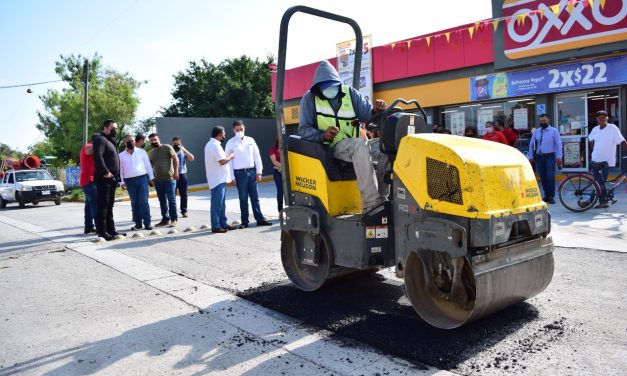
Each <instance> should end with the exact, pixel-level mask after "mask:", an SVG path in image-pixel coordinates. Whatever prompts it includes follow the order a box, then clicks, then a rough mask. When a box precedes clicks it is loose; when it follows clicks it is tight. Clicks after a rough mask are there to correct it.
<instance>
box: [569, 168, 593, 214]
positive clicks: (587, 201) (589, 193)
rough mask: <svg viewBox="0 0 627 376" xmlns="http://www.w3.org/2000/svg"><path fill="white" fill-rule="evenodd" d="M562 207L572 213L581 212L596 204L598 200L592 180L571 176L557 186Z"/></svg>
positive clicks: (581, 176)
mask: <svg viewBox="0 0 627 376" xmlns="http://www.w3.org/2000/svg"><path fill="white" fill-rule="evenodd" d="M559 196H560V201H561V202H562V205H564V207H565V208H566V209H568V210H571V211H574V212H583V211H586V210H588V209H590V208H591V207H593V206H594V204H596V202H597V200H598V199H599V195H598V194H597V185H596V184H595V182H594V179H593V178H592V177H590V176H586V175H572V176H569V177H567V178H566V179H564V181H562V184H560V186H559Z"/></svg>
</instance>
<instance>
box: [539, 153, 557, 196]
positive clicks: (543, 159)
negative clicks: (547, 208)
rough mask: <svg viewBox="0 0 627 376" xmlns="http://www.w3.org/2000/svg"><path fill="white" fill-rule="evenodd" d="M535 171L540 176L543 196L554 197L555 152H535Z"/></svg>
mask: <svg viewBox="0 0 627 376" xmlns="http://www.w3.org/2000/svg"><path fill="white" fill-rule="evenodd" d="M534 160H535V162H536V171H538V175H539V176H540V183H542V191H543V192H544V198H547V199H548V198H553V197H555V154H553V153H552V154H545V155H540V154H536V155H535V157H534Z"/></svg>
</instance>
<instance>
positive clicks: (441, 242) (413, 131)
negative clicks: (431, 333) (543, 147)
mask: <svg viewBox="0 0 627 376" xmlns="http://www.w3.org/2000/svg"><path fill="white" fill-rule="evenodd" d="M296 12H303V13H307V14H311V15H314V16H319V17H323V18H327V19H331V20H335V21H339V22H344V23H347V24H348V25H349V26H351V27H352V28H353V30H354V31H355V36H356V53H355V63H354V64H355V66H354V72H359V71H360V64H361V54H362V51H361V47H362V44H363V43H362V35H361V30H360V29H359V26H358V25H357V24H356V23H355V22H354V21H353V20H351V19H349V18H346V17H343V16H339V15H335V14H331V13H328V12H324V11H320V10H317V9H313V8H309V7H304V6H297V7H293V8H290V9H288V10H287V11H286V12H285V14H284V16H283V19H282V22H281V30H280V33H281V35H280V40H279V56H278V61H277V63H278V64H277V81H276V82H277V85H276V116H277V133H278V135H279V140H280V142H279V144H280V149H281V157H282V158H281V164H282V174H283V184H284V195H285V196H284V200H285V202H286V206H285V208H284V209H283V211H282V212H281V214H280V225H281V260H282V263H283V267H284V270H285V273H286V274H287V276H288V278H289V279H290V281H291V282H292V283H293V284H294V285H295V286H296V287H297V288H299V289H301V290H304V291H315V290H317V289H320V288H323V287H324V286H325V285H327V284H330V282H334V283H341V282H342V281H348V280H351V279H350V278H347V277H350V276H353V275H359V274H365V273H371V272H373V271H376V270H378V269H381V268H388V267H395V269H396V275H397V276H398V277H399V278H402V279H403V281H404V287H405V292H406V295H407V297H408V300H409V301H410V302H411V304H412V306H413V307H414V309H415V311H416V312H417V313H418V315H419V316H420V317H421V318H422V319H423V320H424V321H426V322H427V323H429V324H431V325H433V326H435V327H438V328H442V329H452V328H456V327H459V326H462V325H464V324H466V323H469V322H471V321H473V320H477V319H479V318H481V317H485V316H487V315H490V314H492V313H495V312H497V311H499V310H502V309H504V308H506V307H508V306H511V305H513V304H516V303H519V302H522V301H524V300H526V299H529V298H531V297H533V296H535V295H537V294H539V293H540V292H542V291H543V290H544V289H545V288H546V287H547V286H548V284H549V282H550V281H551V279H552V277H553V268H554V264H553V242H552V239H551V237H550V235H549V233H550V229H551V217H550V213H549V211H548V207H547V205H546V203H544V202H543V201H542V199H541V195H540V191H539V189H538V184H537V181H536V178H535V175H534V172H533V170H532V168H531V165H530V164H529V161H528V160H527V158H526V157H525V156H524V155H523V154H522V153H520V152H519V151H518V150H516V149H514V148H512V147H510V146H508V145H503V144H500V143H496V142H491V141H485V140H480V139H473V138H467V137H460V136H453V135H447V134H433V133H432V130H431V127H429V126H428V125H427V123H426V118H427V117H426V114H425V112H424V110H423V109H422V107H421V106H420V104H419V103H418V102H417V101H415V100H409V101H406V100H403V99H399V100H396V101H395V102H394V103H392V104H391V105H390V106H389V107H388V108H387V109H386V110H384V111H382V112H379V113H377V114H376V115H377V116H375V117H374V118H373V119H372V123H373V124H375V125H376V126H377V127H378V130H379V134H380V139H379V141H378V146H379V149H380V151H381V152H382V153H384V154H385V155H386V156H387V157H388V159H389V162H390V163H389V164H385V165H387V166H389V167H388V168H387V169H386V171H383V176H384V180H385V182H386V183H387V184H389V196H388V200H387V201H385V202H383V203H381V204H380V205H378V206H376V207H374V208H372V209H369V210H368V211H366V212H363V208H362V203H361V195H360V192H359V189H358V187H357V182H356V178H355V172H354V170H353V168H352V164H350V163H347V162H344V161H340V160H335V159H333V158H332V153H330V152H329V149H328V147H327V146H325V145H323V144H318V143H312V142H308V141H305V140H302V139H300V137H298V136H297V135H296V129H295V128H297V127H296V126H286V125H285V122H284V114H283V86H284V78H285V52H286V43H287V28H288V24H289V19H290V18H291V16H292V15H293V14H295V13H296ZM358 79H359V77H355V78H354V80H353V87H358ZM377 168H381V166H377ZM330 288H332V287H330Z"/></svg>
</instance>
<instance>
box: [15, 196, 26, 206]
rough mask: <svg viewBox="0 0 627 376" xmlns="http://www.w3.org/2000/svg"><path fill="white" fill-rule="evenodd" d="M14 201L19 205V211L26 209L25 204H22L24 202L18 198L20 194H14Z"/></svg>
mask: <svg viewBox="0 0 627 376" xmlns="http://www.w3.org/2000/svg"><path fill="white" fill-rule="evenodd" d="M15 200H16V201H17V203H18V204H19V205H20V209H23V208H25V207H26V202H24V200H23V199H22V197H21V196H20V192H15Z"/></svg>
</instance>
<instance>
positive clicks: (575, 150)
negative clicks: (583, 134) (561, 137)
mask: <svg viewBox="0 0 627 376" xmlns="http://www.w3.org/2000/svg"><path fill="white" fill-rule="evenodd" d="M580 158H581V154H580V152H579V141H577V142H564V167H580V165H581V159H580Z"/></svg>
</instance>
